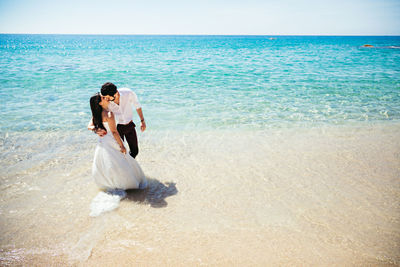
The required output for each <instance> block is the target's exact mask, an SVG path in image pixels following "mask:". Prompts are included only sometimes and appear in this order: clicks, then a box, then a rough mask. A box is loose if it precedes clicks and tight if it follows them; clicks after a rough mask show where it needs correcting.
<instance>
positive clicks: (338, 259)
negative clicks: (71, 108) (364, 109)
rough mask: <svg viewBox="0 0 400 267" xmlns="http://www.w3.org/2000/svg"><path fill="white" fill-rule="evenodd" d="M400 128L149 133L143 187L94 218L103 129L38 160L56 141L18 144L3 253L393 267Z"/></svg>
mask: <svg viewBox="0 0 400 267" xmlns="http://www.w3.org/2000/svg"><path fill="white" fill-rule="evenodd" d="M399 133H400V124H398V123H381V124H359V125H358V126H324V127H319V128H304V129H302V128H296V129H294V128H293V129H274V130H268V131H236V132H234V131H226V132H225V131H223V130H221V131H203V132H188V131H186V132H179V131H176V132H174V131H170V132H151V131H148V132H147V133H146V135H142V136H141V137H140V140H141V141H140V147H141V151H140V154H139V156H138V158H137V159H138V162H139V163H140V164H141V166H142V168H143V170H144V172H145V174H146V176H147V177H148V178H149V180H150V186H149V188H148V189H147V190H144V191H138V190H131V191H128V197H127V198H126V199H124V200H122V201H121V203H120V206H119V207H118V208H117V209H115V210H113V211H110V212H107V213H104V214H101V215H100V216H98V217H90V216H89V212H90V204H91V201H92V200H93V198H94V197H95V196H96V194H97V193H98V192H99V191H98V189H97V188H96V186H95V184H94V183H93V180H92V177H91V175H90V169H91V160H92V156H93V151H94V147H95V144H96V137H95V136H93V135H91V134H90V133H86V132H81V133H80V135H79V134H78V135H77V136H75V137H74V139H71V141H70V142H68V143H69V145H68V146H67V147H60V148H58V149H59V151H58V152H57V153H59V155H61V154H62V153H65V155H68V157H67V156H66V157H61V156H59V157H48V158H43V156H41V157H42V158H37V157H35V155H42V154H40V153H38V152H40V151H41V150H45V149H48V147H41V146H39V145H38V146H37V147H35V148H34V149H33V151H32V154H27V155H28V156H26V157H27V158H29V157H30V158H29V159H26V158H20V159H18V153H19V152H21V151H22V148H18V147H15V148H14V150H13V151H14V152H13V153H14V154H9V155H7V159H8V160H15V164H12V166H13V167H12V168H11V167H10V168H8V169H6V171H4V170H2V172H1V191H2V195H1V227H0V231H1V248H0V249H1V250H0V251H1V252H0V257H1V258H0V263H1V265H3V266H4V265H30V266H44V265H46V266H52V265H53V266H55V265H76V266H99V265H102V266H115V265H116V264H118V265H120V266H121V265H122V266H129V265H130V266H132V265H135V266H200V265H206V266H276V265H284V266H293V265H296V266H328V265H330V266H332V265H333V266H354V265H356V266H357V265H358V266H366V265H369V266H390V265H398V264H400V254H399V251H400V227H399V225H400V224H399V222H400V221H399V220H400V206H399V203H400V202H399V199H400V198H399V196H400V180H399V178H400V153H399V152H400V134H399ZM13 138H21V137H19V136H8V137H7V138H5V137H3V138H2V139H1V140H2V142H3V146H2V149H4V150H5V149H7V146H12V144H13ZM30 138H33V137H30ZM30 138H28V137H27V141H28V140H30ZM46 138H47V139H46V140H49V138H48V137H46ZM65 138H67V137H65ZM6 140H7V142H5V141H6ZM50 140H51V138H50ZM82 140H83V141H84V142H82ZM36 141H39V142H38V143H40V137H37V138H36ZM47 145H48V146H50V147H51V146H52V144H51V143H50V144H47ZM30 147H32V146H30ZM19 149H20V150H21V151H20V150H19ZM35 149H36V151H35ZM64 150H65V151H64ZM10 153H11V152H10ZM60 153H61V154H60ZM29 155H30V156H29ZM3 160H5V159H3ZM26 160H29V161H30V162H35V161H37V164H34V165H32V164H31V165H29V164H28V165H24V161H26ZM10 166H11V165H10Z"/></svg>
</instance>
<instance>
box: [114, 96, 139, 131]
mask: <svg viewBox="0 0 400 267" xmlns="http://www.w3.org/2000/svg"><path fill="white" fill-rule="evenodd" d="M118 92H119V94H120V97H119V105H117V104H115V103H114V102H112V101H111V102H110V103H109V104H108V109H109V110H110V111H111V112H112V113H114V116H115V119H116V121H117V124H128V123H129V122H130V121H131V120H132V119H133V111H132V105H133V106H134V107H135V108H136V109H139V108H141V107H142V106H141V105H140V103H139V100H138V97H137V95H136V94H135V93H134V92H133V91H132V90H131V89H129V88H120V89H118Z"/></svg>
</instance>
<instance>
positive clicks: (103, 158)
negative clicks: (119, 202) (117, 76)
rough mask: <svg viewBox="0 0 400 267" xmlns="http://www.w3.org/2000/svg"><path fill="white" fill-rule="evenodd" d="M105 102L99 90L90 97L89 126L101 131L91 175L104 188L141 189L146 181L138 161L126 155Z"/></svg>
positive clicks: (110, 189) (144, 186)
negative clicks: (90, 116)
mask: <svg viewBox="0 0 400 267" xmlns="http://www.w3.org/2000/svg"><path fill="white" fill-rule="evenodd" d="M107 107H108V101H107V100H106V99H105V98H104V97H103V96H101V95H100V94H99V93H98V94H96V95H94V96H92V97H91V98H90V108H91V110H92V121H91V122H90V123H89V125H88V128H89V129H90V130H92V131H94V132H96V131H98V130H104V131H106V132H107V134H105V135H103V136H102V137H99V141H98V144H97V147H96V150H95V153H94V160H93V166H92V175H93V178H94V181H95V183H96V184H97V186H98V187H99V188H100V189H103V190H108V191H112V190H120V189H122V190H126V189H135V188H139V189H144V188H146V187H147V180H146V177H145V176H144V174H143V171H142V169H141V168H140V166H139V164H138V163H137V161H136V160H135V159H134V158H132V157H131V156H129V155H128V156H127V155H126V149H125V146H124V144H123V142H122V140H121V137H120V136H119V134H118V131H117V127H116V123H115V118H114V114H113V113H112V112H109V111H108V110H107Z"/></svg>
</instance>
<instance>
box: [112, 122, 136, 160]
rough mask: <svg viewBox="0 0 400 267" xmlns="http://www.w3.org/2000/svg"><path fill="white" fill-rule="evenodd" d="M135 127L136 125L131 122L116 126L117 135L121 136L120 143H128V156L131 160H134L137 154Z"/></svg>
mask: <svg viewBox="0 0 400 267" xmlns="http://www.w3.org/2000/svg"><path fill="white" fill-rule="evenodd" d="M135 127H136V125H135V124H134V123H133V121H131V122H130V123H128V124H118V125H117V130H118V133H119V135H120V136H121V139H122V141H124V139H126V141H127V142H128V145H129V150H130V152H129V154H131V156H132V157H133V158H135V157H136V156H137V154H138V153H139V148H138V141H137V136H136V130H135Z"/></svg>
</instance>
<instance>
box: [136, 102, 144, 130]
mask: <svg viewBox="0 0 400 267" xmlns="http://www.w3.org/2000/svg"><path fill="white" fill-rule="evenodd" d="M136 112H137V114H138V115H139V118H140V123H141V124H140V130H141V131H142V132H144V130H146V122H145V121H144V117H143V111H142V108H138V109H136Z"/></svg>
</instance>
